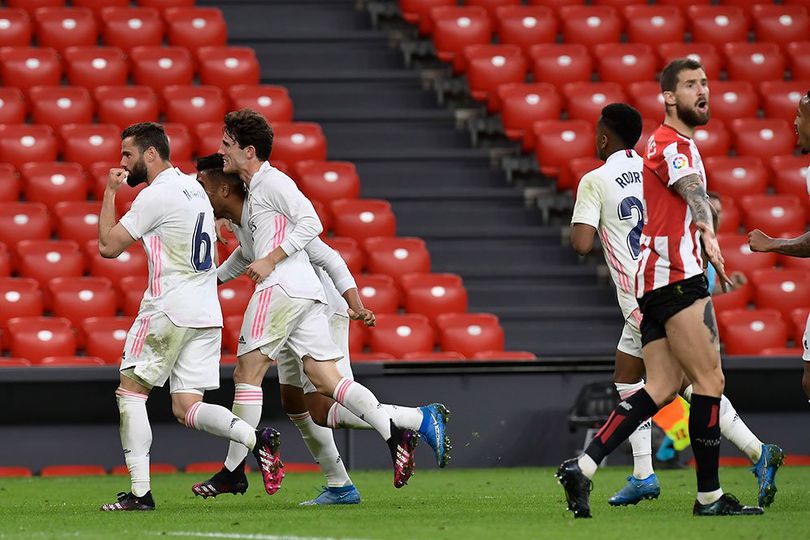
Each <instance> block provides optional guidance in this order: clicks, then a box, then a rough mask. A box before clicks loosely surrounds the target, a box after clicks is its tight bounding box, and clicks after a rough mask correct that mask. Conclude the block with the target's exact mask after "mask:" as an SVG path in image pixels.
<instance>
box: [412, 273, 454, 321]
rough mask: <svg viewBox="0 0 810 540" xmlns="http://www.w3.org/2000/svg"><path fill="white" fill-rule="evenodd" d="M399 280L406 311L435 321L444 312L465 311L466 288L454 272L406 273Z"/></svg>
mask: <svg viewBox="0 0 810 540" xmlns="http://www.w3.org/2000/svg"><path fill="white" fill-rule="evenodd" d="M400 282H401V284H402V290H403V291H404V292H405V306H404V307H405V311H407V312H408V313H419V314H422V315H424V316H426V317H427V318H428V319H430V320H431V321H435V320H436V318H437V317H438V316H439V315H442V314H444V313H466V312H467V289H465V288H464V285H463V284H462V282H461V277H460V276H458V275H456V274H406V275H404V276H402V279H401V281H400Z"/></svg>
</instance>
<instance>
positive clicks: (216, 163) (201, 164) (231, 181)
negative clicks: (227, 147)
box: [197, 154, 247, 197]
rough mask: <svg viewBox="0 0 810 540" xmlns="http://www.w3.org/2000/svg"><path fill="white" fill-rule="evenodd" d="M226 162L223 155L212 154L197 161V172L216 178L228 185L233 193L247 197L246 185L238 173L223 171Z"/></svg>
mask: <svg viewBox="0 0 810 540" xmlns="http://www.w3.org/2000/svg"><path fill="white" fill-rule="evenodd" d="M224 166H225V160H224V159H223V158H222V154H210V155H207V156H203V157H201V158H199V159H197V172H198V173H200V174H205V175H206V176H210V177H213V178H216V179H217V180H219V181H220V182H224V183H226V184H228V186H229V187H230V188H231V191H232V192H233V193H236V194H238V195H241V196H242V197H244V196H245V195H247V192H246V191H245V183H244V182H242V179H241V178H240V177H239V175H238V174H236V173H226V172H225V171H224V170H222V169H223V167H224Z"/></svg>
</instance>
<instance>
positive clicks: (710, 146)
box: [694, 120, 731, 159]
mask: <svg viewBox="0 0 810 540" xmlns="http://www.w3.org/2000/svg"><path fill="white" fill-rule="evenodd" d="M694 139H695V144H697V147H698V150H699V151H700V155H701V157H703V158H704V159H705V158H709V157H712V156H725V155H726V154H728V151H729V149H730V148H731V135H730V134H729V132H728V130H727V129H726V126H725V124H724V123H723V121H722V120H712V121H711V122H709V123H708V124H706V125H705V126H700V127H698V128H697V129H696V130H695V135H694Z"/></svg>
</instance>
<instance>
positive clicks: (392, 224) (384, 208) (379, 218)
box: [330, 199, 397, 241]
mask: <svg viewBox="0 0 810 540" xmlns="http://www.w3.org/2000/svg"><path fill="white" fill-rule="evenodd" d="M330 207H331V210H332V215H333V216H334V219H335V225H334V231H335V235H336V236H348V237H350V238H354V239H355V240H357V241H362V240H364V239H366V238H370V237H372V236H394V235H395V234H396V227H397V222H396V217H395V216H394V213H393V212H392V211H391V205H390V204H389V203H388V202H387V201H383V200H380V199H341V200H337V201H332V203H331V204H330Z"/></svg>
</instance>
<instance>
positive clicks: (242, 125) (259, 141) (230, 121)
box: [225, 109, 273, 161]
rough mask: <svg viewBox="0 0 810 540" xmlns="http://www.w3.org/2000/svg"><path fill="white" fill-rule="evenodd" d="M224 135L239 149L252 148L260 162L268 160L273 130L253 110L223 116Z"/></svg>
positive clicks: (271, 148) (271, 149)
mask: <svg viewBox="0 0 810 540" xmlns="http://www.w3.org/2000/svg"><path fill="white" fill-rule="evenodd" d="M225 133H227V134H228V135H229V136H230V137H231V138H232V139H233V140H234V141H236V144H238V145H239V148H244V147H246V146H252V147H253V148H255V149H256V157H257V158H259V160H261V161H266V160H267V159H269V158H270V152H272V151H273V128H272V127H270V124H268V123H267V120H266V119H265V118H264V116H262V115H261V114H259V113H257V112H256V111H254V110H253V109H241V110H238V111H232V112H229V113H228V114H226V115H225Z"/></svg>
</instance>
